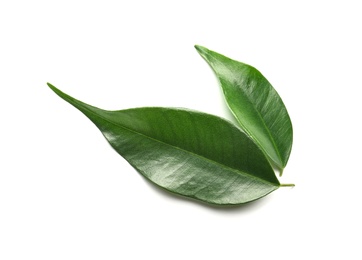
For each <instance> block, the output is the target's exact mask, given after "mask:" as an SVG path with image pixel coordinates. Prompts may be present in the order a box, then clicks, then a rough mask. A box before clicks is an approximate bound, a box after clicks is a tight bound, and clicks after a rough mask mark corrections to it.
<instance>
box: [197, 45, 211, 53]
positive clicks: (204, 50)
mask: <svg viewBox="0 0 362 260" xmlns="http://www.w3.org/2000/svg"><path fill="white" fill-rule="evenodd" d="M195 49H196V50H197V51H198V52H199V53H200V54H201V55H202V54H205V53H206V52H207V51H208V49H207V48H205V47H203V46H200V45H197V44H196V45H195Z"/></svg>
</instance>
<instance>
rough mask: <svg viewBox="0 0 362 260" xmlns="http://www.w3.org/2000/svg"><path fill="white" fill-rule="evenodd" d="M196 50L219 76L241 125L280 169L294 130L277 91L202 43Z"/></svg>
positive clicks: (259, 76) (258, 75)
mask: <svg viewBox="0 0 362 260" xmlns="http://www.w3.org/2000/svg"><path fill="white" fill-rule="evenodd" d="M196 49H197V50H198V52H199V53H200V55H201V56H202V57H203V58H204V59H205V60H206V61H207V63H208V64H209V65H210V66H211V68H212V69H213V70H214V72H215V74H216V76H217V77H218V79H219V81H220V84H221V87H222V89H223V92H224V95H225V99H226V102H227V104H228V106H229V108H230V109H231V111H232V113H233V114H234V116H235V117H236V119H237V120H238V122H239V123H240V126H241V127H242V128H243V129H244V130H245V131H246V132H247V133H248V134H249V135H250V136H251V137H252V138H253V139H254V140H255V142H256V143H257V144H258V145H259V146H260V148H261V149H263V151H264V152H265V153H266V154H267V156H268V157H269V158H270V160H271V161H272V162H273V163H274V164H276V166H277V167H278V168H279V169H281V170H282V169H283V168H284V167H285V166H286V164H287V162H288V159H289V155H290V152H291V148H292V141H293V130H292V124H291V121H290V118H289V115H288V112H287V110H286V108H285V106H284V103H283V101H282V100H281V98H280V96H279V95H278V93H277V92H276V90H275V89H274V88H273V87H272V85H271V84H270V83H269V82H268V80H267V79H266V78H265V77H264V76H263V75H262V74H261V73H260V72H259V71H258V70H257V69H255V68H254V67H252V66H249V65H247V64H244V63H241V62H238V61H235V60H232V59H230V58H227V57H225V56H223V55H221V54H219V53H216V52H214V51H210V50H208V49H206V48H204V47H201V46H196Z"/></svg>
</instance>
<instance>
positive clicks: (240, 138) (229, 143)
mask: <svg viewBox="0 0 362 260" xmlns="http://www.w3.org/2000/svg"><path fill="white" fill-rule="evenodd" d="M48 85H49V87H50V88H51V89H52V90H53V91H54V92H55V93H56V94H58V95H59V96H60V97H61V98H63V99H64V100H66V101H67V102H69V103H70V104H72V105H73V106H74V107H76V108H77V109H79V110H80V111H81V112H83V114H85V115H86V116H87V117H88V118H89V119H90V120H92V121H93V123H94V124H95V125H96V126H97V127H98V128H99V129H100V130H101V132H102V133H103V135H104V136H105V138H106V139H107V140H108V142H109V143H110V144H111V146H112V147H113V148H114V149H115V150H116V151H117V152H118V153H119V154H120V155H122V156H123V157H124V158H125V159H126V160H127V161H128V162H129V163H130V164H131V165H132V166H133V167H134V168H136V169H137V170H138V171H139V172H140V173H141V174H142V175H143V176H145V177H146V178H147V179H149V180H151V181H152V182H153V183H155V184H157V185H159V186H161V187H163V188H165V189H166V190H169V191H171V192H174V193H177V194H181V195H184V196H187V197H191V198H194V199H198V200H201V201H204V202H208V203H213V204H240V203H245V202H249V201H252V200H255V199H258V198H260V197H263V196H265V195H267V194H268V193H270V192H272V191H274V190H276V189H277V188H279V187H280V186H281V185H280V184H279V182H278V180H277V178H276V177H275V174H274V172H273V169H272V168H271V166H270V164H269V162H268V160H267V159H266V157H265V155H264V153H263V152H262V151H261V150H260V148H259V147H258V146H257V145H255V143H254V142H253V141H252V140H251V139H250V138H249V137H248V136H247V135H246V134H245V133H244V132H242V131H241V130H240V129H239V128H237V127H236V126H234V125H233V124H231V123H229V122H228V121H226V120H224V119H221V118H219V117H216V116H212V115H208V114H204V113H200V112H195V111H190V110H185V109H173V108H158V107H149V108H134V109H127V110H120V111H106V110H102V109H99V108H96V107H93V106H90V105H87V104H85V103H83V102H81V101H79V100H76V99H74V98H72V97H70V96H69V95H67V94H65V93H63V92H61V91H60V90H58V89H57V88H55V87H54V86H52V85H51V84H48Z"/></svg>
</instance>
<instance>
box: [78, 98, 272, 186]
mask: <svg viewBox="0 0 362 260" xmlns="http://www.w3.org/2000/svg"><path fill="white" fill-rule="evenodd" d="M75 100H76V99H75ZM77 101H78V102H81V101H79V100H77ZM81 103H83V102H81ZM84 104H85V103H84ZM86 105H87V106H91V105H88V104H86ZM91 107H93V106H91ZM83 108H84V109H86V110H88V111H89V112H91V113H92V114H94V115H96V116H98V117H100V118H102V119H103V120H105V121H107V122H109V123H111V124H113V125H115V126H118V127H121V128H123V129H125V130H127V131H129V132H132V133H135V134H138V135H141V136H144V137H146V138H148V139H150V140H152V141H155V142H158V143H161V144H164V145H168V146H171V147H173V148H174V149H177V150H180V151H183V152H186V153H189V154H191V155H193V156H195V157H198V158H201V159H204V160H206V161H209V162H211V163H213V164H217V165H220V166H221V167H222V168H226V169H229V170H231V171H232V172H235V173H237V174H240V175H243V174H244V175H246V176H247V177H249V178H251V179H256V180H258V181H260V182H264V183H267V184H269V185H272V186H276V187H279V185H276V184H275V183H272V182H269V181H267V180H264V179H262V178H258V177H256V176H254V175H252V174H250V173H247V172H244V171H240V170H238V169H234V168H232V167H230V166H228V165H224V164H221V163H220V162H217V161H214V160H211V159H209V158H207V157H204V156H202V155H199V154H196V153H193V152H191V151H188V150H185V149H183V148H181V147H178V146H175V145H171V144H169V143H165V142H163V141H161V140H158V139H155V138H153V137H150V136H148V135H145V134H143V133H140V132H137V131H135V130H132V129H130V128H128V127H125V126H123V125H119V124H117V123H115V122H113V121H111V120H109V119H108V118H105V117H103V116H100V115H99V114H97V113H95V112H94V111H92V110H91V109H89V108H88V107H86V106H83ZM94 108H96V109H99V108H97V107H94ZM100 110H103V109H100ZM103 111H106V112H112V111H107V110H103Z"/></svg>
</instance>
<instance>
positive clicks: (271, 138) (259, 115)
mask: <svg viewBox="0 0 362 260" xmlns="http://www.w3.org/2000/svg"><path fill="white" fill-rule="evenodd" d="M220 55H221V54H220ZM222 56H223V57H224V58H226V59H229V60H231V61H232V62H235V63H242V62H238V61H236V60H233V59H230V58H228V57H226V56H224V55H222ZM242 64H243V65H244V66H248V67H250V68H251V69H253V70H255V71H256V72H258V73H260V72H259V71H258V70H257V69H255V68H254V67H252V66H250V65H248V64H245V63H242ZM237 65H238V64H237ZM237 67H239V66H237ZM231 71H232V70H231ZM214 72H215V73H216V74H217V75H218V79H219V82H220V84H221V86H223V83H222V80H221V77H220V76H219V73H218V72H216V70H214ZM233 74H234V73H233ZM260 74H261V73H260ZM265 80H266V82H267V83H268V85H269V86H268V87H269V91H270V86H271V84H270V82H269V81H268V80H267V79H265ZM222 88H223V92H224V96H225V97H227V95H226V92H225V89H224V87H222ZM241 90H242V88H241ZM241 92H242V93H243V95H244V96H245V97H246V98H247V100H248V101H249V104H250V105H251V107H252V108H253V109H254V111H256V113H257V115H258V117H259V118H260V119H261V122H262V124H263V126H264V129H266V131H267V133H268V136H269V138H270V140H271V143H272V145H273V147H274V150H275V152H276V154H277V156H278V158H279V160H280V162H281V164H282V165H281V166H282V167H284V162H283V158H282V156H281V154H280V152H279V147H278V146H277V145H276V143H275V140H274V137H273V136H272V134H271V132H270V129H269V128H268V127H267V125H266V123H265V120H264V118H263V117H262V115H261V114H260V112H259V110H258V109H257V108H256V107H255V104H254V103H253V102H252V100H251V99H250V97H249V96H248V95H245V94H244V91H241ZM229 108H230V106H229ZM231 110H232V109H231ZM233 114H234V116H235V117H236V119H237V120H238V122H239V124H240V125H241V126H243V127H244V128H245V129H246V131H247V132H248V134H249V135H250V136H252V137H254V138H253V139H254V140H255V141H257V143H258V144H259V147H261V148H262V150H264V151H265V152H266V153H267V154H268V152H267V151H266V149H264V148H263V146H262V144H261V143H260V141H259V139H258V138H257V137H256V136H255V135H253V134H252V133H251V132H250V130H249V128H248V127H246V126H245V124H242V123H241V121H240V119H239V117H238V116H237V115H236V114H235V113H233ZM269 157H270V156H269ZM273 161H274V160H273ZM275 163H276V162H275Z"/></svg>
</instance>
